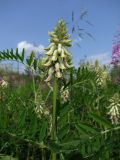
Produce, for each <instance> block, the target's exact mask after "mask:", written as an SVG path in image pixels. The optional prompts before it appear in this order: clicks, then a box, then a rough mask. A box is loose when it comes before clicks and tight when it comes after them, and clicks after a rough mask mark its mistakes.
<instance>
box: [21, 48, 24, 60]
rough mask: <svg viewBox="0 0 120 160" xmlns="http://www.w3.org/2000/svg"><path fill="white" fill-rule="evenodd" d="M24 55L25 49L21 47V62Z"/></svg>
mask: <svg viewBox="0 0 120 160" xmlns="http://www.w3.org/2000/svg"><path fill="white" fill-rule="evenodd" d="M24 56H25V49H24V48H23V50H22V54H21V60H22V62H23V61H24Z"/></svg>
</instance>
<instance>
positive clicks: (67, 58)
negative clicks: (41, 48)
mask: <svg viewBox="0 0 120 160" xmlns="http://www.w3.org/2000/svg"><path fill="white" fill-rule="evenodd" d="M49 36H50V42H51V43H50V45H49V46H48V47H47V48H45V51H46V52H45V54H46V57H45V58H44V62H43V63H44V66H45V67H47V68H48V77H47V79H46V82H49V81H50V80H51V79H52V77H53V76H55V77H57V78H62V77H63V73H64V71H65V70H67V69H69V68H71V67H72V64H71V55H70V53H69V52H68V47H70V46H71V40H70V39H69V37H70V35H69V34H68V33H67V28H66V25H65V22H64V21H63V20H59V21H58V23H57V25H56V27H55V28H54V30H53V32H49Z"/></svg>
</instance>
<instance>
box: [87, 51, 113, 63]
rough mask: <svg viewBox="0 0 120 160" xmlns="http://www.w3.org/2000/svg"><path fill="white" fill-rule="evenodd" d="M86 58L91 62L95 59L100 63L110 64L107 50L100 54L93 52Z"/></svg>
mask: <svg viewBox="0 0 120 160" xmlns="http://www.w3.org/2000/svg"><path fill="white" fill-rule="evenodd" d="M87 60H88V61H90V62H91V63H94V62H95V60H98V61H99V62H100V63H101V64H110V61H111V57H110V54H109V52H104V53H100V54H94V55H91V56H89V57H87Z"/></svg>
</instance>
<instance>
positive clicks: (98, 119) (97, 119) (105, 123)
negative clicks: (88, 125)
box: [89, 113, 113, 128]
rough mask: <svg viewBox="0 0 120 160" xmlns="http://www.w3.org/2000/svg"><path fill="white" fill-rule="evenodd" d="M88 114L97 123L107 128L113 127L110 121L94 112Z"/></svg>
mask: <svg viewBox="0 0 120 160" xmlns="http://www.w3.org/2000/svg"><path fill="white" fill-rule="evenodd" d="M89 116H90V117H91V118H93V119H94V121H95V122H97V123H98V124H99V125H103V126H104V127H107V128H111V127H113V125H112V124H111V123H110V122H108V121H106V120H105V119H104V118H102V117H100V116H98V115H97V114H95V113H91V114H89Z"/></svg>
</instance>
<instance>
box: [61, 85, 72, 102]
mask: <svg viewBox="0 0 120 160" xmlns="http://www.w3.org/2000/svg"><path fill="white" fill-rule="evenodd" d="M60 93H61V101H62V103H65V102H67V101H69V98H70V93H69V90H68V88H66V89H64V86H62V88H61V90H60Z"/></svg>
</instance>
